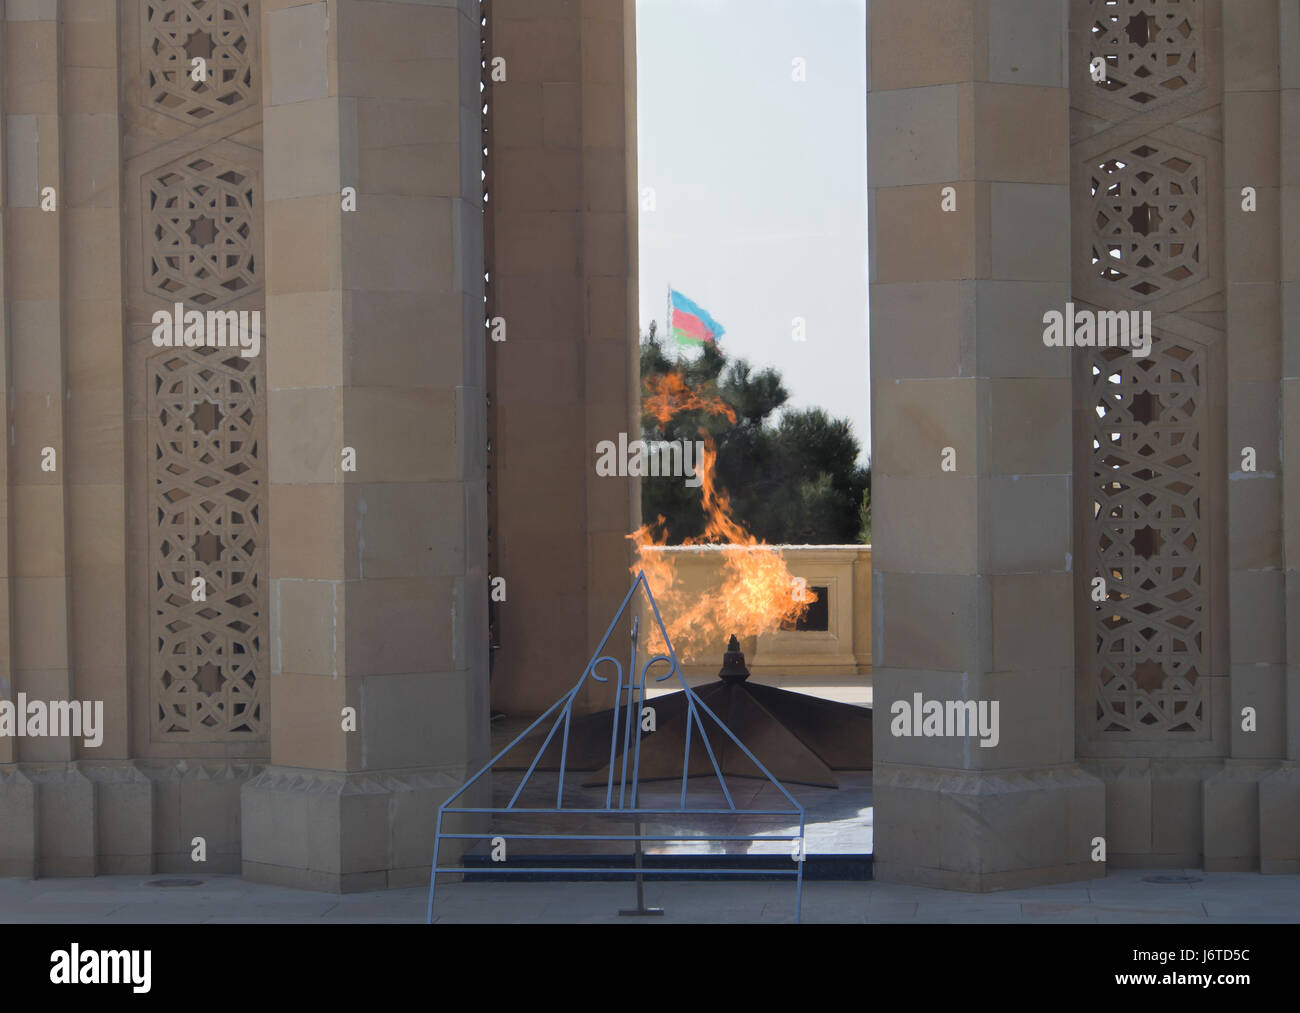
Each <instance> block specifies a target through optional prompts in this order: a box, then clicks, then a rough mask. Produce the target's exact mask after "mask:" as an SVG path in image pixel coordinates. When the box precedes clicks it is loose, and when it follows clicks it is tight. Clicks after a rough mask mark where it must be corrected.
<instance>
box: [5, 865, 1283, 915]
mask: <svg viewBox="0 0 1300 1013" xmlns="http://www.w3.org/2000/svg"><path fill="white" fill-rule="evenodd" d="M1170 871H1172V870H1162V871H1161V872H1152V871H1149V870H1134V869H1127V870H1121V871H1118V872H1112V873H1111V874H1110V875H1109V876H1107V877H1106V878H1105V879H1102V880H1093V881H1091V882H1087V883H1075V884H1067V885H1063V886H1048V887H1038V888H1035V889H1030V890H1013V891H1008V892H1004V893H991V894H961V893H949V892H947V891H943V890H926V889H921V888H919V887H909V886H895V885H892V884H888V883H874V882H866V883H833V882H816V883H807V884H805V886H804V902H803V915H804V921H805V922H904V923H906V922H1029V923H1046V922H1191V923H1202V924H1208V923H1213V922H1249V923H1254V922H1300V876H1260V875H1256V874H1253V873H1204V872H1199V871H1188V875H1191V876H1194V877H1197V878H1198V879H1199V880H1200V882H1197V883H1192V884H1157V883H1149V882H1146V881H1145V877H1147V876H1151V875H1160V874H1168V873H1169V872H1170ZM174 878H177V877H165V876H158V877H139V876H101V877H98V878H95V879H38V880H28V879H0V922H47V923H48V922H54V923H81V922H90V923H97V924H121V923H129V922H173V923H192V922H276V923H288V922H297V923H304V922H306V923H331V922H413V923H418V922H421V921H423V920H424V912H425V903H426V900H427V896H428V893H427V891H426V890H423V889H411V890H391V891H383V892H374V893H357V894H348V895H346V896H337V895H334V894H322V893H310V892H306V891H301V890H286V889H282V888H279V887H269V886H260V885H257V884H253V883H246V882H244V881H243V880H241V879H239V878H238V877H237V876H202V877H195V878H200V879H201V880H202V885H201V886H193V887H170V888H160V887H156V886H148V885H146V884H147V883H148V881H149V880H150V879H174ZM646 895H647V902H648V903H650V904H658V905H661V906H663V907H664V908H666V910H667V914H666V915H665V917H663V918H656V919H653V921H655V922H665V923H674V922H675V923H682V922H710V923H715V922H787V921H790V920H792V918H793V912H794V889H793V886H792V885H789V884H785V883H762V882H748V883H743V882H742V883H737V882H703V883H659V884H650V885H648V886H647V888H646ZM632 899H633V898H632V886H631V885H630V884H627V883H517V884H515V883H450V884H447V885H446V886H440V887H439V897H438V916H439V918H438V920H439V921H443V922H487V923H503V922H620V921H630V920H631V919H621V918H619V917H618V915H617V914H616V912H617V910H618V909H619V908H621V907H628V906H630V905H631V903H632ZM637 920H638V921H643V920H644V921H650V920H652V919H637Z"/></svg>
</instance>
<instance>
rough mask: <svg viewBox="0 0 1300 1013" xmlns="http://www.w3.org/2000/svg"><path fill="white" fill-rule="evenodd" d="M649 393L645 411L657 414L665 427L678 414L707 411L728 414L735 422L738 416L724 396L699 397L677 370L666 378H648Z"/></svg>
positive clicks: (643, 403)
mask: <svg viewBox="0 0 1300 1013" xmlns="http://www.w3.org/2000/svg"><path fill="white" fill-rule="evenodd" d="M645 386H646V390H648V391H649V392H650V393H649V395H648V396H646V397H645V398H644V399H642V402H641V407H642V410H644V411H645V412H647V413H649V414H650V415H653V416H654V417H655V418H656V419H658V420H659V424H660V425H663V424H664V423H665V422H667V421H668V420H669V419H671V418H672V417H673V416H674V415H676V414H677V413H678V412H689V411H697V410H703V411H706V412H708V413H709V414H710V415H725V416H726V417H727V421H728V422H731V423H733V424H734V423H735V421H736V413H735V411H734V410H733V409H732V407H731V405H729V404H727V402H725V401H723V400H722V398H720V397H715V396H712V395H709V394H699V393H697V392H696V391H694V390H691V388H690V387H688V386H687V385H686V381H685V380H683V379H682V374H681V373H679V372H677V371H676V370H674V371H673V372H671V373H665V374H663V376H650V377H646V381H645Z"/></svg>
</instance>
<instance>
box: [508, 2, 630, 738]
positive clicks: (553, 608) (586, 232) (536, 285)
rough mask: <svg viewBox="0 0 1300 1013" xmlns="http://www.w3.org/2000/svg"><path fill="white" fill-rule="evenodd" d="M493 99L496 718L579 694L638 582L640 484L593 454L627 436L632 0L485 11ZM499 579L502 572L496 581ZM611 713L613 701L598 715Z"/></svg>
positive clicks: (531, 4)
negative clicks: (634, 571)
mask: <svg viewBox="0 0 1300 1013" xmlns="http://www.w3.org/2000/svg"><path fill="white" fill-rule="evenodd" d="M489 16H490V18H491V20H492V52H491V54H490V56H491V57H492V58H494V59H495V58H501V59H504V61H505V70H506V74H507V77H506V80H504V81H496V82H493V84H492V85H491V91H490V102H491V108H492V136H491V137H490V138H489V143H490V145H491V151H492V155H491V159H492V161H493V163H494V165H495V169H494V172H493V177H492V179H493V190H492V205H493V224H494V237H493V253H494V255H493V263H492V264H491V265H489V267H490V270H491V272H492V283H493V286H494V293H495V307H494V312H495V313H497V314H498V315H499V316H501V317H502V318H504V319H505V321H506V324H507V327H508V338H507V340H506V341H504V342H502V343H498V344H495V345H494V348H493V353H494V355H495V358H496V363H495V368H496V375H495V389H494V392H493V396H494V399H495V408H496V412H497V439H496V443H495V461H496V466H497V477H496V480H495V481H496V485H495V491H496V503H497V511H496V512H497V520H496V522H497V529H496V531H497V534H496V537H497V548H498V558H499V560H500V562H499V566H500V570H501V572H500V576H503V577H505V579H506V582H507V587H508V592H509V593H508V599H507V601H506V602H504V603H502V604H498V605H497V616H498V623H499V628H500V631H501V649H500V650H499V651H498V652H497V657H496V667H495V670H494V673H493V702H494V705H495V707H497V708H498V709H500V710H505V711H510V712H517V713H528V712H532V713H538V712H540V711H542V710H544V709H545V708H547V707H549V706H550V705H551V704H552V703H553V702H554V701H555V700H556V699H557V698H558V697H560V695H561V694H563V693H564V692H565V690H567V689H568V688H570V687H571V686H572V685H573V684H574V683H575V682H577V680H578V678H579V676H581V674H582V671H583V667H584V666H585V665H586V663H587V660H588V659H589V658H590V656H591V652H592V649H593V648H594V647H595V645H596V643H597V642H598V640H599V638H600V636H601V635H602V634H603V633H604V632H605V628H606V626H607V625H608V624H609V622H610V620H611V619H612V618H613V617H614V613H615V611H616V610H617V608H618V606H619V604H620V602H621V601H622V599H623V596H624V595H626V594H627V589H628V587H629V585H630V583H631V576H630V574H629V572H628V566H629V564H630V562H631V552H630V548H629V542H628V541H627V537H626V536H627V535H628V534H629V533H630V532H631V531H632V530H634V529H635V528H636V527H637V525H638V524H639V518H640V489H639V483H638V481H637V480H636V479H635V478H621V477H615V476H607V477H600V476H597V475H596V471H595V448H596V445H597V444H598V443H599V442H600V441H602V440H612V441H615V442H617V440H618V435H619V433H620V432H623V433H627V434H628V438H629V439H637V438H639V436H640V431H639V421H640V414H639V411H640V409H639V406H640V398H639V393H638V391H639V360H638V355H637V342H638V335H637V323H636V321H637V295H636V293H637V284H636V276H637V259H636V249H637V244H636V207H637V204H636V196H635V189H634V187H635V179H636V59H635V57H636V49H635V32H634V20H635V5H634V4H633V3H632V0H586V2H584V3H582V4H581V5H579V4H578V3H577V2H553V3H538V2H537V0H493V2H492V5H491V10H490V14H489ZM494 576H495V574H494ZM606 702H607V701H606Z"/></svg>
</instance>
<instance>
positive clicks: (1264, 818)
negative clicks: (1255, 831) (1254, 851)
mask: <svg viewBox="0 0 1300 1013" xmlns="http://www.w3.org/2000/svg"><path fill="white" fill-rule="evenodd" d="M1259 871H1260V872H1263V873H1267V874H1269V875H1287V876H1296V875H1300V763H1285V764H1283V765H1282V767H1281V768H1280V769H1278V770H1275V771H1273V773H1271V774H1267V775H1265V776H1264V777H1263V778H1262V779H1261V780H1260V782H1259Z"/></svg>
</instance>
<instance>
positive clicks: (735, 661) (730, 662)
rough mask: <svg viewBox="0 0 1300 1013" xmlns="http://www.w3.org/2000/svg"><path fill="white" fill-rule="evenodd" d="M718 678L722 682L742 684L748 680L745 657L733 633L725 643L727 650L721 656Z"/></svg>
mask: <svg viewBox="0 0 1300 1013" xmlns="http://www.w3.org/2000/svg"><path fill="white" fill-rule="evenodd" d="M718 678H719V679H721V680H722V681H723V682H744V681H745V680H746V679H748V678H749V669H748V668H747V667H746V665H745V655H744V653H743V652H742V651H741V650H740V641H739V640H737V639H736V635H735V634H734V633H733V634H732V635H731V639H730V640H729V641H727V650H726V652H725V653H724V654H723V655H722V668H721V669H720V670H719V671H718Z"/></svg>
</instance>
